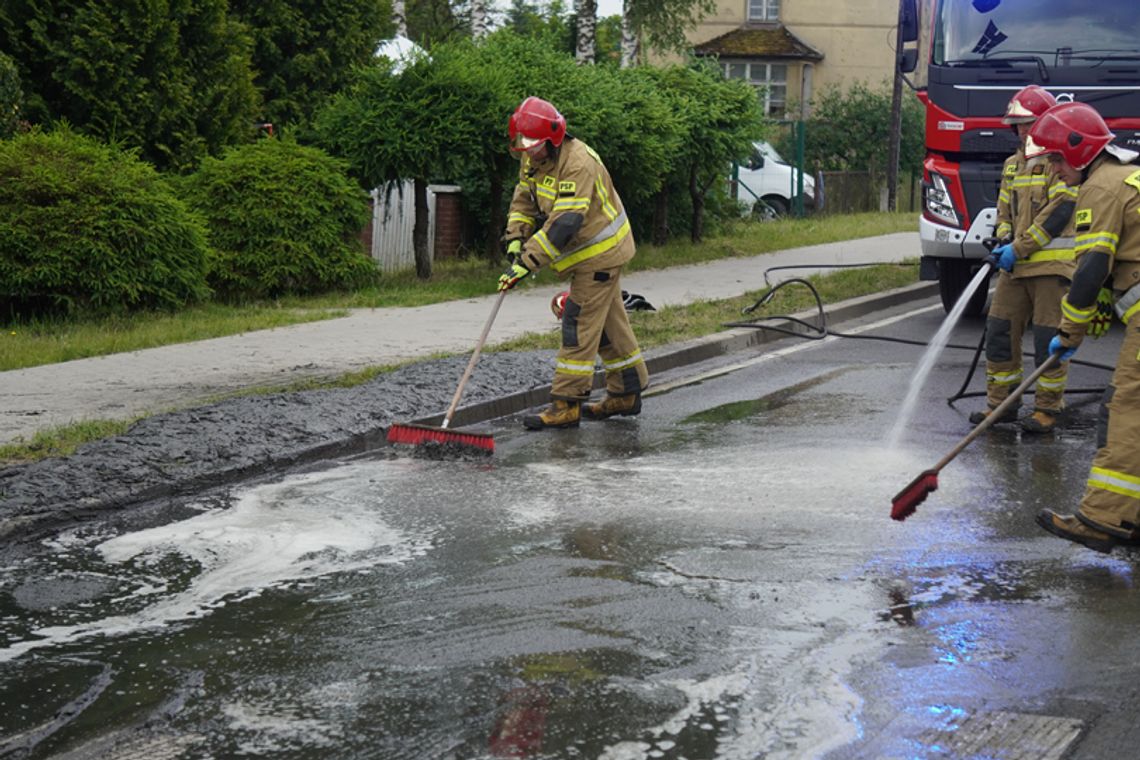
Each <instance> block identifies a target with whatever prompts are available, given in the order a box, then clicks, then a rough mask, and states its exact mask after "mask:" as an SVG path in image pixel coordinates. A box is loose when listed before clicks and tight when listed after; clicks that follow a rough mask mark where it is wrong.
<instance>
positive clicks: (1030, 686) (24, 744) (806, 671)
mask: <svg viewBox="0 0 1140 760" xmlns="http://www.w3.org/2000/svg"><path fill="white" fill-rule="evenodd" d="M941 318H942V311H941V309H940V307H938V306H937V305H936V304H935V303H933V302H932V301H928V302H926V303H923V304H918V305H915V304H911V305H910V306H907V307H900V308H897V309H894V310H891V311H890V312H888V313H879V314H875V315H871V316H868V317H866V318H865V319H862V320H861V321H860V322H858V323H850V324H842V325H836V326H835V327H834V329H836V330H838V331H840V332H847V333H857V332H859V331H864V332H859V334H877V335H889V336H893V337H901V338H909V339H914V340H917V341H920V342H921V341H925V340H927V339H928V338H929V336H930V335H931V334H933V332H934V331H935V330H936V329H937V326H938V324H939V322H940V320H941ZM873 323H878V324H877V326H873V327H869V326H868V325H870V324H873ZM979 330H980V324H979V323H978V322H969V323H966V324H964V325H962V326H961V327H960V329H959V330H958V331H957V333H956V334H955V335H954V336H953V337H952V339H951V342H952V343H955V344H960V345H964V346H973V345H976V343H977V339H978V333H979ZM797 340H798V339H790V340H788V341H783V342H780V343H775V344H770V345H766V346H761V347H756V348H752V349H749V350H747V351H743V352H737V353H735V354H733V355H729V356H722V357H719V358H717V359H716V360H713V361H709V362H705V363H702V364H701V365H697V366H689V367H686V368H684V369H677V370H672V371H669V372H666V373H662V374H661V375H659V376H658V377H657V378H656V382H655V389H654V392H653V394H651V395H648V396H647V398H646V401H645V410H644V412H643V413H642V415H641V416H639V417H637V418H635V419H623V420H612V421H608V422H605V423H592V424H587V423H584V424H583V425H582V427H580V428H579V429H577V430H569V431H561V432H557V433H554V432H544V433H528V432H525V431H523V430H522V429H521V426H520V425H519V419H518V418H517V417H515V416H513V417H508V418H503V419H500V420H496V421H494V422H493V423H491V425H492V430H493V432H494V434H495V439H496V454H495V457H494V458H493V459H492V460H491V461H489V462H479V461H460V462H456V461H447V460H443V461H438V460H425V459H421V458H415V457H411V456H408V454H407V452H391V451H386V450H381V451H378V452H373V453H371V454H369V455H367V456H363V457H355V458H349V459H344V460H341V461H339V462H329V463H328V464H327V466H320V467H315V466H309V467H307V468H306V471H305V472H294V473H291V474H288V475H284V476H278V475H271V476H268V477H263V478H262V479H261V480H259V481H258V482H253V483H249V484H245V485H242V486H239V487H236V488H235V487H225V488H220V489H212V490H207V491H204V492H202V493H197V494H193V495H186V496H185V497H184V498H182V499H181V501H180V503H179V504H177V505H172V504H171V503H170V500H167V503H166V505H165V506H164V508H163V509H161V510H156V511H147V510H137V511H133V512H132V514H131V515H114V516H112V515H108V516H107V517H106V519H103V520H101V521H97V522H88V523H85V524H82V525H78V526H76V527H75V528H73V529H71V530H67V531H63V532H60V533H57V534H56V535H54V536H52V537H51V538H50V539H48V540H45V541H44V542H43V543H42V545H41V547H40V550H39V551H37V552H33V553H30V554H27V555H25V556H23V557H21V558H19V559H18V560H17V559H13V560H11V561H10V562H9V566H8V567H6V568H5V574H4V575H3V576H2V578H3V581H2V584H3V585H0V757H4V756H12V757H22V756H31V757H54V756H58V757H88V758H112V757H141V756H144V755H147V756H166V757H202V756H235V755H238V754H246V755H255V756H256V755H261V756H274V757H290V758H310V757H311V758H317V757H328V756H336V757H343V758H356V757H359V758H378V757H379V758H405V757H408V758H412V757H433V758H435V757H439V758H475V757H506V756H511V757H590V758H610V759H612V760H618V759H621V760H624V759H626V758H659V757H660V758H681V757H684V758H689V759H690V760H692V759H694V758H754V757H760V756H763V757H769V758H806V757H825V758H893V757H916V756H918V757H978V756H983V757H1017V756H1022V757H1033V758H1047V757H1062V756H1063V757H1067V758H1102V757H1108V756H1113V757H1117V756H1122V755H1121V752H1122V750H1121V748H1122V747H1128V746H1131V743H1132V738H1133V735H1134V734H1135V728H1134V725H1135V721H1134V717H1133V714H1134V707H1135V706H1136V697H1135V690H1134V686H1133V683H1134V682H1135V675H1136V674H1135V670H1136V668H1135V666H1134V664H1133V663H1134V662H1135V660H1136V656H1135V655H1136V649H1137V644H1136V643H1135V637H1132V636H1129V635H1128V633H1127V632H1128V631H1129V630H1130V629H1132V628H1134V627H1135V626H1136V624H1137V623H1138V622H1140V601H1138V600H1137V599H1136V596H1135V594H1134V593H1133V589H1132V570H1133V564H1134V558H1133V556H1131V555H1129V554H1126V553H1121V552H1118V553H1116V554H1113V555H1111V556H1108V557H1105V556H1102V555H1098V554H1095V553H1093V552H1091V551H1088V550H1086V549H1083V548H1080V547H1077V546H1074V545H1070V544H1068V543H1066V542H1063V541H1061V540H1059V539H1056V538H1054V537H1052V536H1050V535H1048V534H1046V533H1044V532H1042V531H1041V530H1040V529H1038V528H1037V527H1036V526H1035V525H1034V524H1033V519H1032V518H1033V514H1034V513H1035V512H1036V511H1037V510H1038V509H1040V508H1042V507H1053V508H1060V509H1065V510H1067V509H1069V508H1072V507H1074V506H1075V505H1076V503H1077V500H1078V499H1079V497H1080V493H1081V491H1082V490H1083V481H1084V477H1085V474H1086V472H1087V467H1088V462H1089V460H1090V459H1091V456H1092V452H1093V445H1094V444H1093V440H1092V425H1093V421H1094V417H1095V412H1096V405H1095V403H1094V402H1093V401H1092V399H1093V397H1092V396H1076V395H1074V396H1072V397H1071V398H1070V412H1069V413H1068V415H1067V416H1066V418H1065V420H1064V423H1063V426H1062V427H1061V428H1060V430H1059V431H1058V432H1057V433H1055V434H1054V435H1051V436H1047V437H1042V438H1032V437H1028V436H1023V435H1021V434H1020V433H1019V432H1018V431H1017V430H1016V428H1009V427H1006V428H998V429H995V430H994V431H992V432H990V433H988V434H986V435H985V436H983V437H982V438H980V439H979V440H978V441H976V442H975V444H974V445H973V446H971V447H969V448H967V449H966V450H965V451H964V452H963V453H962V454H961V455H960V456H959V457H958V458H957V459H956V460H955V461H954V462H953V463H951V464H950V465H948V466H947V467H946V468H945V469H944V470H943V471H942V473H941V475H940V477H939V489H938V490H937V491H936V492H934V493H933V494H931V495H930V497H929V498H928V499H927V501H926V502H924V503H923V504H922V505H920V507H919V509H918V511H917V513H916V514H915V515H914V516H912V517H911V518H909V519H908V520H907V521H906V522H903V523H898V522H894V521H892V520H890V519H889V517H888V515H889V511H890V500H891V497H892V496H893V495H894V494H895V493H896V492H897V491H898V490H899V489H901V488H902V487H903V486H905V485H906V484H907V483H908V482H909V481H910V480H911V478H912V477H914V475H916V474H917V473H918V472H920V471H921V470H922V469H925V468H926V467H929V466H930V465H931V464H933V463H934V462H935V461H937V460H938V459H939V458H941V456H942V455H943V454H944V453H945V452H946V451H947V450H949V449H950V448H951V447H952V446H953V445H954V444H955V443H957V442H958V440H959V439H960V438H961V437H962V436H963V435H965V433H966V432H968V430H969V429H970V428H969V425H968V423H967V421H966V416H967V415H968V413H969V411H971V410H973V409H974V408H976V407H977V406H978V405H980V404H981V403H982V402H981V400H980V399H973V400H962V401H960V402H958V403H957V404H956V405H955V406H954V407H951V406H949V405H947V404H946V403H945V400H946V398H947V397H949V396H950V395H952V394H953V393H954V392H955V391H956V390H957V389H958V387H959V386H960V385H961V383H962V381H963V379H964V377H965V374H966V372H967V371H968V368H969V363H970V359H971V358H972V354H971V352H970V351H966V350H959V349H949V350H947V352H946V353H945V354H944V355H943V356H942V358H941V359H940V360H939V361H938V363H937V364H936V368H935V371H934V373H933V374H932V375H931V378H930V380H929V381H928V383H927V385H926V387H925V388H924V390H923V393H922V395H921V401H920V407H919V410H918V412H917V413H916V414H915V416H914V418H913V420H912V422H911V424H910V425H908V427H907V428H906V430H905V432H904V435H903V437H902V445H901V446H900V447H898V448H891V447H888V446H887V445H886V444H885V441H886V439H887V437H888V436H889V434H890V432H891V429H892V427H893V426H894V424H895V422H896V417H897V407H898V404H899V402H900V401H901V399H902V398H903V396H904V395H905V393H906V390H907V388H908V384H909V382H910V381H911V378H912V376H913V374H914V367H915V365H916V363H917V361H918V358H919V356H920V354H921V351H922V349H921V348H920V347H916V346H911V345H906V344H900V343H893V342H880V341H872V340H862V339H856V338H834V339H829V340H825V341H817V342H796V341H797ZM1118 345H1119V335H1118V334H1114V335H1111V336H1109V337H1108V338H1106V339H1103V340H1102V341H1099V342H1095V343H1094V342H1090V343H1088V344H1086V346H1084V347H1082V349H1081V351H1080V352H1079V353H1078V357H1077V358H1078V359H1084V360H1091V361H1097V362H1103V363H1108V364H1112V363H1113V362H1114V361H1115V348H1116V347H1117V346H1118ZM1107 376H1108V375H1107V373H1106V372H1104V371H1102V370H1099V369H1094V368H1085V367H1076V368H1074V370H1073V372H1072V379H1071V383H1070V385H1071V387H1089V388H1091V387H1095V386H1098V385H1103V383H1104V382H1105V381H1106V379H1107ZM981 384H982V380H981V377H980V374H979V375H976V376H975V378H974V382H973V388H975V389H977V388H980V387H981ZM172 517H176V518H178V519H171V518H172ZM1017 752H1020V753H1021V754H1020V755H1018V754H1016V753H1017ZM163 753H165V754H163ZM1064 753H1068V754H1064Z"/></svg>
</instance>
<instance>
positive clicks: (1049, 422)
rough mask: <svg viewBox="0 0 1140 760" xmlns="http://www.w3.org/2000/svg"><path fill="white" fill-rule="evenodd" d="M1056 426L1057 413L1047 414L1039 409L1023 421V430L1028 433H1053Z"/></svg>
mask: <svg viewBox="0 0 1140 760" xmlns="http://www.w3.org/2000/svg"><path fill="white" fill-rule="evenodd" d="M1056 426H1057V414H1056V412H1047V411H1045V410H1043V409H1038V410H1037V411H1035V412H1034V413H1033V414H1031V415H1029V416H1028V417H1026V418H1025V419H1023V420H1022V421H1021V429H1022V430H1024V431H1025V432H1026V433H1038V434H1044V433H1052V432H1053V428H1055V427H1056Z"/></svg>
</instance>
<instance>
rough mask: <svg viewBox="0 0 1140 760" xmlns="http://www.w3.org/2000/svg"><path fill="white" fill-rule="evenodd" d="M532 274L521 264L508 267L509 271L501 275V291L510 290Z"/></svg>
mask: <svg viewBox="0 0 1140 760" xmlns="http://www.w3.org/2000/svg"><path fill="white" fill-rule="evenodd" d="M528 274H530V270H529V269H527V268H526V267H525V266H523V265H522V264H520V263H519V262H517V261H516V262H514V263H512V264H511V265H510V266H509V267H507V271H505V272H503V273H502V274H501V275H499V290H500V291H504V290H510V289H511V288H513V287H514V286H515V285H518V284H519V280H521V279H522V278H524V277H526V276H527V275H528Z"/></svg>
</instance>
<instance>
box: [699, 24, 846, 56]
mask: <svg viewBox="0 0 1140 760" xmlns="http://www.w3.org/2000/svg"><path fill="white" fill-rule="evenodd" d="M693 49H694V51H696V53H697V55H719V56H725V57H742V58H794V59H796V60H809V61H822V60H823V53H821V52H819V51H818V50H816V49H815V48H813V47H812V46H811V45H809V44H807V43H806V42H804V41H803V40H801V39H800V38H799V37H797V36H796V35H794V34H792V33H791V32H789V31H788V30H787V28H786V27H784V25H783V24H775V25H771V26H742V27H740V28H739V29H733V30H732V31H731V32H728V33H726V34H722V35H720V36H719V37H714V38H713V39H711V40H709V41H708V42H702V43H701V44H700V45H696V46H695V47H694V48H693Z"/></svg>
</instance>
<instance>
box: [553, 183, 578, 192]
mask: <svg viewBox="0 0 1140 760" xmlns="http://www.w3.org/2000/svg"><path fill="white" fill-rule="evenodd" d="M577 189H578V185H577V183H575V182H570V181H566V182H559V183H558V194H559V195H574V191H575V190H577Z"/></svg>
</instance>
